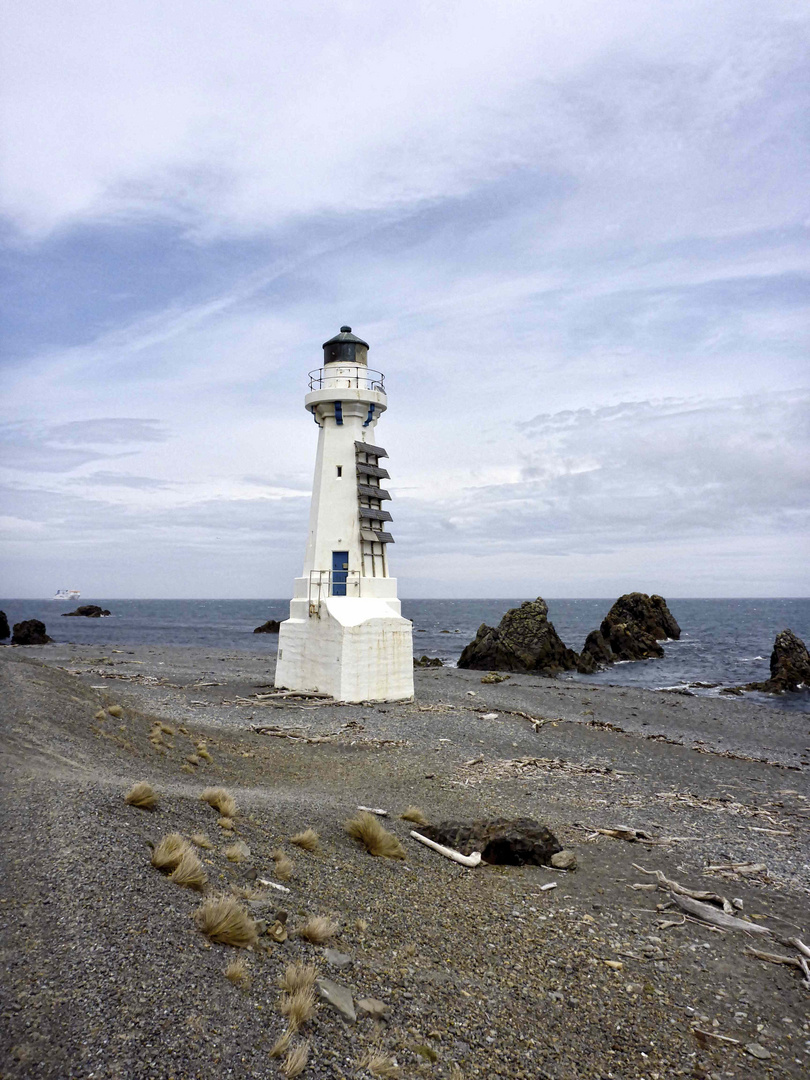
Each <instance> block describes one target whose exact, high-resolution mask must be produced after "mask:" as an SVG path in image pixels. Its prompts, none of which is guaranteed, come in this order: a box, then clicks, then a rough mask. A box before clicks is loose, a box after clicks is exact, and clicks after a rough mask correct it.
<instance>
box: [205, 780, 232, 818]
mask: <svg viewBox="0 0 810 1080" xmlns="http://www.w3.org/2000/svg"><path fill="white" fill-rule="evenodd" d="M200 798H201V799H202V801H203V802H207V803H208V805H209V806H213V808H214V809H215V810H218V811H219V813H220V815H221V817H224V818H234V817H236V800H235V799H234V797H233V795H229V794H228V792H227V791H226V790H225V788H221V787H208V788H206V789H205V791H203V792H202V793H201V795H200Z"/></svg>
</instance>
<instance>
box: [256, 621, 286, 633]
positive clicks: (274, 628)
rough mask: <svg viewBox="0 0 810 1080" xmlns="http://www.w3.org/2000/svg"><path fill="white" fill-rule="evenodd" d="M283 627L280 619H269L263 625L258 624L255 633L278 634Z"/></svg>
mask: <svg viewBox="0 0 810 1080" xmlns="http://www.w3.org/2000/svg"><path fill="white" fill-rule="evenodd" d="M280 628H281V623H280V622H279V621H278V619H268V620H267V622H266V623H262V625H261V626H257V627H256V629H255V630H254V631H253V633H254V634H277V633H278V632H279V630H280Z"/></svg>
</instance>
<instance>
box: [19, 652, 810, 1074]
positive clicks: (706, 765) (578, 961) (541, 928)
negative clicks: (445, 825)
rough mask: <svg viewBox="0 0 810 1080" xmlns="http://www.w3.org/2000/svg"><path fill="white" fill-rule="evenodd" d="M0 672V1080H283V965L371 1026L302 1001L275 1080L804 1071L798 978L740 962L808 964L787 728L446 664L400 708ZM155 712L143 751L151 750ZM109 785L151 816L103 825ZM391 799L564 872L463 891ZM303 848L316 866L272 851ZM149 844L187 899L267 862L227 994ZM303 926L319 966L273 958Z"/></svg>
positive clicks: (220, 656)
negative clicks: (277, 877)
mask: <svg viewBox="0 0 810 1080" xmlns="http://www.w3.org/2000/svg"><path fill="white" fill-rule="evenodd" d="M0 671H1V672H2V687H3V690H2V693H3V701H4V704H5V706H6V709H5V712H6V724H5V736H6V737H5V751H6V752H5V754H4V760H3V769H4V778H3V785H2V787H3V801H2V825H3V830H4V835H5V837H6V844H5V852H4V866H3V896H2V899H3V911H4V914H5V920H4V924H5V925H4V930H3V936H4V940H3V948H4V955H5V958H6V963H5V968H6V978H5V980H4V1001H3V1015H4V1021H5V1023H4V1034H3V1045H2V1075H3V1076H7V1077H10V1078H11V1077H13V1078H18V1077H20V1078H22V1077H43V1078H44V1077H54V1078H55V1077H64V1076H70V1077H90V1076H93V1077H161V1078H163V1077H166V1078H168V1077H175V1078H178V1080H179V1078H180V1077H223V1076H233V1077H254V1076H255V1077H259V1076H262V1077H263V1076H268V1075H282V1074H281V1072H280V1067H279V1065H278V1063H277V1062H276V1061H275V1060H274V1059H271V1058H270V1057H269V1056H268V1052H269V1049H270V1047H271V1046H272V1044H273V1043H274V1042H275V1040H276V1039H277V1038H278V1036H279V1035H280V1034H281V1033H282V1031H283V1018H282V1016H281V1014H280V1012H279V1009H278V998H279V989H278V978H279V976H280V975H281V973H282V972H283V970H284V968H285V965H287V964H289V963H292V962H297V961H306V962H308V963H314V964H316V965H317V967H318V971H319V974H321V975H323V976H325V977H328V978H330V979H332V980H334V981H335V982H337V983H340V984H342V985H343V986H345V987H346V988H348V990H349V991H351V994H352V996H353V997H354V999H355V1000H359V999H364V998H373V999H376V1000H378V1001H380V1002H382V1003H384V1005H385V1006H386V1010H385V1016H384V1019H383V1020H382V1021H381V1022H375V1021H373V1020H372V1019H370V1018H368V1017H363V1016H358V1018H357V1022H356V1023H354V1024H352V1023H348V1022H347V1021H346V1020H344V1019H343V1018H342V1017H341V1015H340V1014H339V1013H338V1012H337V1011H336V1010H335V1009H334V1008H332V1007H331V1006H329V1005H328V1004H326V1003H323V1004H321V1005H319V1007H318V1009H317V1012H316V1014H315V1016H314V1018H313V1019H312V1020H311V1021H309V1023H308V1024H307V1025H306V1027H305V1029H304V1031H303V1033H302V1037H304V1038H307V1039H309V1040H310V1056H309V1062H308V1065H307V1068H306V1071H305V1073H304V1074H303V1075H305V1076H311V1077H324V1078H326V1077H335V1078H338V1077H345V1078H348V1077H353V1076H355V1075H359V1076H365V1075H372V1074H371V1073H369V1072H368V1070H367V1069H366V1071H365V1072H363V1071H362V1070H361V1069H360V1064H359V1063H360V1062H361V1061H362V1060H363V1055H364V1053H366V1052H368V1051H369V1050H371V1049H374V1048H376V1049H378V1050H379V1053H380V1054H381V1055H382V1056H384V1057H387V1058H388V1059H390V1060H391V1061H392V1062H393V1061H396V1063H397V1064H398V1066H399V1067H400V1069H401V1075H402V1076H403V1077H411V1076H436V1077H451V1076H456V1077H470V1076H480V1077H485V1076H501V1077H509V1078H519V1077H525V1078H534V1077H551V1078H554V1080H569V1078H570V1080H574V1078H580V1077H587V1078H591V1077H592V1078H597V1077H604V1078H614V1077H615V1078H616V1080H619V1078H622V1080H624V1078H625V1077H637V1078H641V1077H644V1078H646V1080H663V1078H664V1077H669V1076H685V1077H705V1078H712V1080H716V1078H717V1077H720V1078H724V1080H725V1078H726V1077H729V1078H730V1077H748V1076H751V1077H754V1076H757V1077H758V1076H797V1077H798V1076H800V1075H804V1074H805V1072H806V1067H807V1062H808V1056H807V1051H808V1038H810V1027H808V1024H807V1019H806V1016H807V1002H808V991H807V989H806V988H805V987H804V986H803V983H802V973H801V970H800V969H799V968H797V967H795V966H791V965H790V964H779V963H772V962H766V961H763V960H762V959H760V958H757V957H755V956H754V955H752V954H751V953H750V952H749V951H747V950H748V949H749V948H751V947H754V948H757V949H758V950H759V951H767V952H770V953H774V954H781V955H783V956H787V955H788V954H789V953H790V946H788V945H786V944H784V941H785V940H787V939H790V938H791V937H799V938H800V939H801V940H802V941H804V942H805V943H807V942H808V934H809V933H810V920H809V919H808V895H810V865H809V862H808V849H807V823H808V816H809V815H810V809H809V808H808V801H807V800H808V795H810V785H808V782H807V778H808V771H809V770H810V731H809V725H808V718H807V715H806V714H801V713H796V712H790V711H786V710H780V709H778V708H771V707H768V706H767V705H762V704H759V703H754V702H751V701H747V700H744V699H739V698H736V697H732V698H728V699H722V698H718V697H712V698H710V697H695V696H689V695H685V694H682V693H678V692H654V691H651V690H648V689H637V688H633V687H627V686H624V687H614V686H608V685H598V686H597V685H587V686H586V685H583V684H582V683H572V682H565V681H562V680H555V679H548V678H541V677H535V676H529V675H513V676H512V677H511V678H510V679H508V681H504V682H501V683H498V684H494V685H488V684H482V682H481V678H482V675H483V674H485V673H482V672H476V671H463V670H458V669H455V668H428V669H417V670H416V671H415V673H414V674H415V683H416V694H415V699H414V701H413V702H408V703H399V704H393V703H389V704H377V705H369V704H366V705H351V706H347V705H339V704H335V703H328V702H321V701H318V700H312V699H309V700H307V699H300V700H299V699H292V700H289V701H284V700H280V699H277V698H273V697H270V696H268V695H270V694H271V693H272V682H273V659H272V658H271V657H268V656H266V655H262V654H260V653H257V652H255V651H251V652H248V651H243V652H239V651H234V650H232V649H216V648H214V647H212V646H210V645H209V646H206V647H203V648H197V647H171V646H164V645H138V646H122V647H120V648H111V647H109V646H104V645H70V644H67V643H63V644H58V645H49V646H43V647H30V648H3V649H0ZM110 706H119V707H120V708H119V709H116V710H115V712H120V713H121V715H120V716H116V715H113V714H110V713H109V711H108V709H109V707H110ZM100 710H103V715H104V718H103V719H101V718H97V716H98V714H99V712H100ZM493 714H494V715H493ZM156 720H157V721H160V722H162V723H163V724H164V725H165V726H166V727H167V728H170V729H171V731H172V734H168V733H167V734H166V735H165V738H164V739H163V740H162V745H159V746H157V747H156V746H155V745H154V740H153V741H150V739H149V733H150V731H152V730H153V729H154V727H155V721H156ZM201 743H204V745H205V747H206V749H207V752H208V754H209V756H210V758H211V760H210V761H207V760H205V758H200V756H199V754H198V753H197V750H198V748H199V746H200V744H201ZM189 758H196V759H197V760H196V762H190V761H189V760H188V759H189ZM139 780H148V781H149V782H150V783H151V784H152V785H153V786H154V788H155V789H156V791H157V792H158V793H159V796H160V799H159V803H158V806H157V809H156V810H154V811H152V812H149V811H144V810H140V809H138V808H136V807H133V806H129V805H127V804H126V803H125V802H124V795H125V793H126V791H127V790H128V788H129V787H130V786H131V785H132V784H133V783H134V782H135V781H139ZM212 785H215V786H223V787H225V788H227V790H228V791H229V792H230V793H231V794H232V795H233V796H234V797H235V799H236V802H237V805H238V807H239V813H238V815H237V816H236V818H235V819H234V822H235V828H234V836H235V837H237V838H238V839H241V840H243V841H244V843H245V844H247V845H248V847H249V849H250V856H249V859H247V860H246V861H245V862H243V863H231V862H229V861H228V860H227V859H226V858H225V857H224V856H223V854H222V849H223V847H224V846H225V838H224V837H223V836H221V835H220V834H221V830H220V828H219V826H218V825H217V814H216V813H214V812H213V811H212V810H211V808H210V807H209V806H208V805H207V804H206V803H204V802H202V801H201V800H200V798H199V796H200V793H201V791H202V790H203V789H204V788H205V787H207V786H212ZM359 805H364V806H369V807H374V808H381V809H385V810H387V811H388V815H389V816H388V817H387V818H385V819H382V820H383V822H384V824H385V826H386V827H387V828H389V829H390V830H391V831H392V832H394V833H395V834H396V835H397V836H398V837H399V839H400V840H401V842H402V843H403V845H404V846H405V850H406V854H407V858H406V859H405V860H404V861H402V860H392V859H385V858H374V857H372V856H370V855H369V854H367V853H366V852H365V850H364V849H363V848H362V847H361V846H360V845H359V844H358V843H357V842H356V841H355V840H354V839H352V838H351V837H350V836H349V835H347V833H346V831H345V828H344V822H345V821H346V819H347V818H349V817H351V816H352V815H353V814H355V813H356V808H357V807H358V806H359ZM411 805H416V806H418V807H420V808H421V809H422V810H423V811H424V813H425V814H426V816H427V818H428V819H429V820H430V821H431V822H439V821H442V820H445V819H450V820H459V821H469V820H472V819H476V818H494V817H508V818H518V817H531V818H534V819H536V820H537V821H539V822H541V823H543V824H545V825H547V826H548V827H549V828H550V829H551V830H552V832H553V833H554V834H555V836H556V837H557V838H558V839H559V841H560V844H561V845H562V846H563V847H564V848H565V849H567V850H571V851H573V852H574V853H575V854H576V858H577V862H578V867H577V869H576V870H575V871H573V872H568V873H564V872H561V871H559V870H555V869H552V868H550V867H545V866H531V867H505V866H488V865H483V864H482V865H481V866H479V867H477V868H475V869H465V868H462V867H460V866H459V865H457V864H455V863H453V862H451V861H449V860H446V859H444V858H442V857H441V856H440V855H438V854H435V853H434V852H432V851H430V850H428V849H427V848H425V847H423V846H421V845H420V844H417V843H416V842H415V841H413V840H412V839H411V837H410V836H409V830H410V828H411V826H410V825H409V824H408V823H407V822H405V821H402V820H400V819H399V815H400V814H401V813H402V812H403V811H404V810H405V808H406V807H408V806H411ZM306 828H313V829H315V830H316V831H317V832H318V833H319V835H320V841H321V847H322V853H321V854H313V853H310V852H306V851H303V850H300V849H298V848H297V847H295V846H294V845H291V844H290V843H289V840H290V837H291V836H292V835H294V834H295V833H298V832H300V831H301V830H303V829H306ZM598 830H606V831H609V830H614V831H615V830H624V831H625V834H626V833H627V831H628V830H632V833H633V834H634V839H633V842H630V841H629V840H628V839H621V838H617V837H616V836H615V835H607V832H601V833H600V832H599V831H598ZM174 831H177V832H180V833H183V834H184V835H186V836H188V835H191V834H192V833H197V832H200V831H202V832H205V833H206V834H207V835H208V836H209V837H210V839H211V841H212V842H213V844H214V847H213V848H212V849H211V850H210V851H209V850H203V851H202V852H201V854H202V855H203V856H204V858H203V862H204V864H205V869H206V872H207V875H208V880H209V882H210V884H211V886H212V887H213V888H216V889H226V888H228V887H229V886H231V885H237V886H238V885H242V886H244V887H254V888H255V887H256V886H255V884H252V883H253V882H254V878H255V875H256V874H258V877H265V878H267V879H272V878H273V865H274V864H273V859H272V858H271V852H273V851H274V850H275V849H278V848H279V847H283V848H284V850H285V851H286V852H287V854H288V855H289V857H290V858H291V859H292V862H293V867H294V869H293V876H292V878H291V879H290V880H289V881H288V882H287V883H286V887H288V888H289V889H290V890H291V891H290V892H289V893H281V892H279V891H276V890H266V891H267V896H266V897H265V900H264V901H263V903H264V907H265V908H266V911H267V912H269V913H270V921H272V916H273V915H274V914H275V910H276V908H284V909H285V910H286V911H287V912H288V926H289V928H290V934H289V937H288V939H287V940H286V941H285V942H283V943H277V942H275V941H272V940H270V938H268V937H267V936H266V935H264V936H263V938H261V939H260V941H259V944H258V945H257V946H256V947H254V948H253V949H251V950H250V951H249V956H248V969H249V972H250V977H251V981H250V985H249V987H247V988H245V987H238V986H234V985H231V984H230V983H229V982H228V981H227V980H226V978H225V976H224V974H223V970H224V968H225V967H226V965H227V963H228V961H229V960H230V959H232V957H233V954H234V953H235V952H236V950H235V949H233V948H230V947H229V946H226V945H221V944H216V943H213V944H212V943H211V942H209V941H208V939H207V938H205V937H204V936H203V934H201V933H200V931H199V930H198V929H196V927H195V924H194V922H193V919H192V915H193V913H194V911H195V910H196V909H197V908H198V907H199V905H200V897H199V896H198V895H197V894H195V893H193V892H191V891H190V890H187V889H182V888H180V887H178V886H177V885H176V884H174V883H173V882H172V881H169V880H167V878H166V877H165V876H164V875H162V874H161V873H159V872H158V871H157V870H155V869H154V868H153V867H152V866H151V865H150V848H149V846H148V845H149V843H150V842H151V843H156V842H157V841H158V840H159V839H160V838H161V837H162V836H163V835H165V834H166V833H169V832H174ZM734 866H737V867H740V866H742V867H743V870H742V871H739V870H734V869H713V870H711V871H709V870H707V868H708V867H715V868H717V867H721V868H722V867H727V868H728V867H734ZM752 867H759V869H753V870H752V869H751V868H752ZM654 870H658V871H661V872H663V874H664V875H665V877H666V878H667V879H668V880H670V881H677V882H678V883H680V884H681V885H683V886H686V887H688V888H691V889H692V890H709V891H714V892H716V893H718V894H721V895H722V896H724V897H727V898H729V899H730V900H733V901H734V902H735V904H734V909H735V910H736V911H737V912H738V913H739V915H740V917H744V918H748V919H750V920H751V924H750V925H751V927H752V929H751V931H750V932H746V931H745V930H739V929H729V930H727V931H725V932H721V931H720V930H719V928H714V927H712V926H710V925H708V924H707V923H705V922H701V921H700V920H697V921H689V920H685V919H684V913H683V911H681V910H680V909H679V908H678V907H677V906H675V907H674V908H673V907H672V906H670V907H666V908H665V909H663V910H658V906H659V905H665V904H668V903H671V895H670V894H669V893H665V892H664V891H662V890H660V889H659V890H658V891H652V890H651V889H649V888H644V889H639V888H634V886H638V885H644V886H649V885H651V884H652V885H655V883H656V878H655V877H654V876H651V875H650V874H647V873H645V871H654ZM251 875H253V876H251ZM546 885H553V886H554V887H553V888H549V889H544V888H543V887H544V886H546ZM737 901H739V902H740V906H739V907H738V906H737V903H736V902H737ZM257 902H258V901H257ZM309 915H325V916H329V917H330V918H332V919H333V920H334V921H335V922H336V923H337V924H338V927H339V929H338V932H337V936H336V938H335V941H334V943H333V947H334V949H335V950H337V951H338V953H339V954H341V955H342V956H343V957H345V958H347V959H345V960H341V961H340V962H339V963H336V962H335V961H334V956H332V957H331V958H330V957H329V956H328V955H327V954H326V952H325V950H324V948H322V947H321V946H316V945H313V944H310V943H308V942H306V941H304V940H303V939H302V938H301V937H299V936H297V935H296V933H295V929H296V926H298V925H300V924H301V922H302V921H303V920H304V919H305V917H306V916H309ZM757 926H760V927H763V926H764V927H768V928H770V929H771V931H772V933H771V934H769V935H764V936H763V935H760V934H757V933H756V932H755V929H754V928H755V927H757ZM763 942H764V943H763ZM792 955H796V953H795V950H794V952H793V954H792ZM341 965H342V966H341Z"/></svg>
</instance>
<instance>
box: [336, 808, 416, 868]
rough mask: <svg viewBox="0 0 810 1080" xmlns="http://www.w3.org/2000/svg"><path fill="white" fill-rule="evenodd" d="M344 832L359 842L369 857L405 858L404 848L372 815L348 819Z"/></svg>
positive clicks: (361, 815)
mask: <svg viewBox="0 0 810 1080" xmlns="http://www.w3.org/2000/svg"><path fill="white" fill-rule="evenodd" d="M346 832H347V833H348V834H349V836H353V837H354V838H355V840H359V841H360V843H361V844H363V845H364V846H365V849H366V851H367V852H368V853H369V855H382V856H383V857H384V858H386V859H404V858H405V848H403V846H402V844H400V842H399V840H397V838H396V837H395V836H394V834H393V833H390V832H389V831H388V830H387V829H385V828H383V826H382V825H381V824H380V821H379V818H376V817H375V816H374V815H373V814H367V813H362V814H358V815H357V817H356V818H350V819H349V820H348V821H347V822H346Z"/></svg>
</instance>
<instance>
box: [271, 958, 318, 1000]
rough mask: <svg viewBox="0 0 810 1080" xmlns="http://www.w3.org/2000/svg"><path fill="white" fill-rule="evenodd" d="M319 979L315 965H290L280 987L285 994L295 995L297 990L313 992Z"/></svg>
mask: <svg viewBox="0 0 810 1080" xmlns="http://www.w3.org/2000/svg"><path fill="white" fill-rule="evenodd" d="M317 977H318V971H317V969H316V967H315V965H314V964H288V965H287V968H286V970H285V972H284V974H283V975H282V976H281V978H280V979H279V980H278V985H279V986H280V987H281V989H282V990H283V991H284V992H285V994H294V993H295V992H296V990H307V989H309V990H311V989H312V987H313V986H314V985H315V980H316V979H317Z"/></svg>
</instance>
